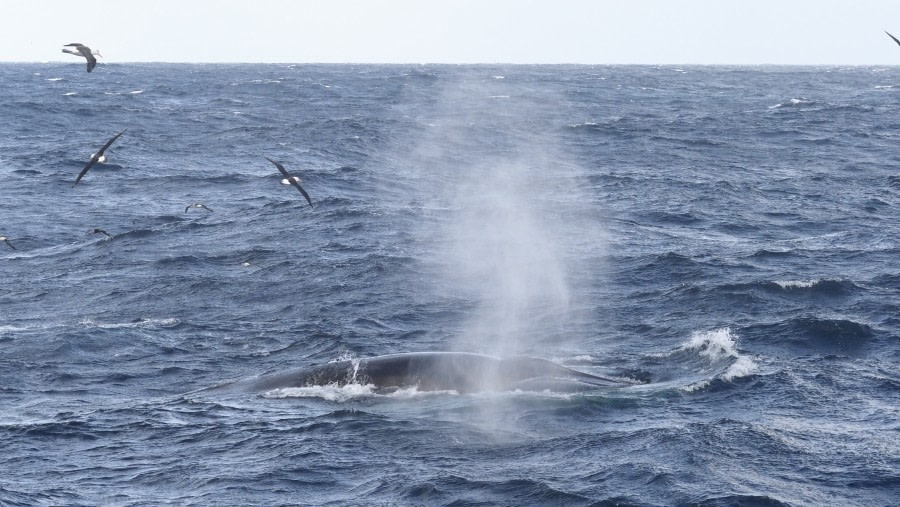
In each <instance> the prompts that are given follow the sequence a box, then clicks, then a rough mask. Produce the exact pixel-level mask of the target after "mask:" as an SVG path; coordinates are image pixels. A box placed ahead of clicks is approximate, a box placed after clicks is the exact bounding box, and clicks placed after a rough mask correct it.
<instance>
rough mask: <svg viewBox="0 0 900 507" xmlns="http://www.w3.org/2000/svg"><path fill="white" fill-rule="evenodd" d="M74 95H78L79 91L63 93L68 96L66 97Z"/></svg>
mask: <svg viewBox="0 0 900 507" xmlns="http://www.w3.org/2000/svg"><path fill="white" fill-rule="evenodd" d="M72 95H78V92H66V93H63V96H66V97H71V96H72Z"/></svg>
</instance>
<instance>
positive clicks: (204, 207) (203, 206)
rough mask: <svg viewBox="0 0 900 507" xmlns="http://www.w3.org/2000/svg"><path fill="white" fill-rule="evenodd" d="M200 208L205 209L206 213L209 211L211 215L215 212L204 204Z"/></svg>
mask: <svg viewBox="0 0 900 507" xmlns="http://www.w3.org/2000/svg"><path fill="white" fill-rule="evenodd" d="M200 207H201V208H203V209H205V210H206V211H209V212H210V213H212V212H213V210H211V209H209V208H207V207H206V205H205V204H202V205H201V206H200Z"/></svg>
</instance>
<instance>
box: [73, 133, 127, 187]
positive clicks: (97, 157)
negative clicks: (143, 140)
mask: <svg viewBox="0 0 900 507" xmlns="http://www.w3.org/2000/svg"><path fill="white" fill-rule="evenodd" d="M125 130H128V129H125ZM125 130H123V131H121V132H119V133H118V134H116V135H114V136H113V137H112V139H110V140H109V141H106V144H104V145H103V147H102V148H100V151H98V152H97V153H94V154H93V155H91V159H90V160H88V163H87V165H86V166H84V169H82V170H81V173H79V174H78V177H77V178H75V183H72V188H75V185H77V184H78V182H79V181H81V178H82V177H84V175H85V173H87V172H88V169H90V168H91V167H92V166H93V165H94V164H96V163H97V162H100V159H103V160H106V157H104V156H103V152H104V151H106V149H107V148H109V145H111V144H112V143H113V141H115V140H116V139H118V138H119V136H120V135H122V134H124V133H125Z"/></svg>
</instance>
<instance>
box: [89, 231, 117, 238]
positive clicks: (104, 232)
mask: <svg viewBox="0 0 900 507" xmlns="http://www.w3.org/2000/svg"><path fill="white" fill-rule="evenodd" d="M91 233H92V234H103V235H104V236H106V237H107V238H111V237H112V234H110V233H108V232H106V231H104V230H103V229H94V230H93V231H91Z"/></svg>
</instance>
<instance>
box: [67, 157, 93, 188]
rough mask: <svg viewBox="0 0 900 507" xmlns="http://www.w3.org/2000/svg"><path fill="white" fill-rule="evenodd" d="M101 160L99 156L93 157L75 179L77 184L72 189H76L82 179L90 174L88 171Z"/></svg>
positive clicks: (73, 184)
mask: <svg viewBox="0 0 900 507" xmlns="http://www.w3.org/2000/svg"><path fill="white" fill-rule="evenodd" d="M99 158H100V157H98V156H97V155H94V156H93V157H91V159H90V160H89V161H88V163H87V165H86V166H84V169H82V170H81V172H80V173H78V177H77V178H75V183H72V188H75V185H77V184H78V182H79V181H81V178H83V177H84V175H85V174H86V173H87V172H88V169H90V168H91V167H93V165H94V164H96V163H97V160H98V159H99Z"/></svg>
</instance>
